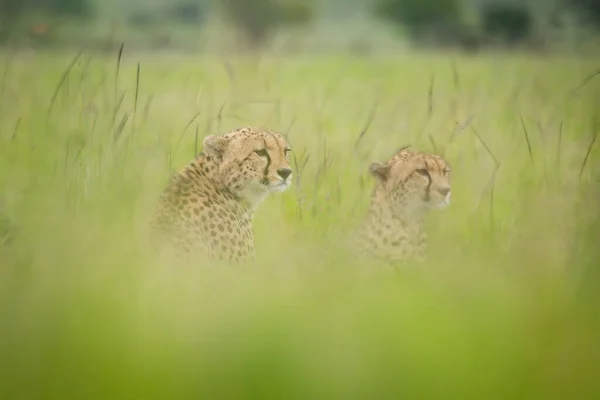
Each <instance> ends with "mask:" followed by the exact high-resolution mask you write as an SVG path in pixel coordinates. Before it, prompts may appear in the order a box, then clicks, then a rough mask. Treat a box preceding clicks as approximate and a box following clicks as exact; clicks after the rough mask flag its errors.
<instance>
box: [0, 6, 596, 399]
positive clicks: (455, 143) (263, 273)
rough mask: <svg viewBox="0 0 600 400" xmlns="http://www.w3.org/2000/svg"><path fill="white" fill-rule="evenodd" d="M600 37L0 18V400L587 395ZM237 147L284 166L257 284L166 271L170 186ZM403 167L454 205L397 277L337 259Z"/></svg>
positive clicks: (25, 9)
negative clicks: (414, 169)
mask: <svg viewBox="0 0 600 400" xmlns="http://www.w3.org/2000/svg"><path fill="white" fill-rule="evenodd" d="M599 34H600V1H597V0H596V1H595V0H520V1H519V0H512V1H511V0H372V1H369V0H0V400H13V399H15V400H17V399H27V400H29V399H44V400H45V399H61V400H62V399H71V398H73V399H77V400H89V399H95V398H98V399H101V400H106V399H121V398H123V399H128V400H129V399H153V398H160V399H180V398H193V399H204V398H207V399H232V398H276V399H286V400H287V399H300V400H312V399H333V398H336V399H337V398H339V399H355V398H363V399H368V400H378V399H391V398H408V399H424V398H440V399H451V398H457V399H460V400H464V399H469V398H480V399H485V400H488V399H493V398H499V399H515V398H516V399H519V398H523V399H528V400H530V399H533V398H539V399H543V400H548V399H555V398H556V399H571V398H572V399H577V400H579V399H598V398H600V380H598V371H600V341H599V338H600V318H599V317H600V268H599V266H600V262H599V260H600V247H599V246H598V243H599V241H600V239H599V238H600V212H599V211H600V208H599V207H598V205H599V204H600V202H599V200H598V199H600V163H599V161H600V148H599V145H598V140H597V137H598V136H599V135H600V114H599V113H598V111H600V69H599V68H598V67H599V66H600V58H599V56H600V53H599V52H598V50H599V49H600V46H599V44H600V39H599ZM255 54H256V55H258V56H257V57H254V55H255ZM238 55H239V56H238ZM257 60H258V62H256V61H257ZM244 125H255V126H261V127H268V128H269V129H273V130H277V131H280V132H282V133H284V134H285V135H287V138H288V140H289V141H290V143H291V144H292V147H293V153H292V154H293V156H292V157H293V166H292V167H293V169H294V185H293V187H292V188H290V190H289V191H287V192H286V193H282V194H280V195H277V196H271V197H270V198H268V199H267V200H265V203H264V204H263V205H261V207H260V208H259V210H258V211H257V215H256V218H255V221H254V229H255V233H256V249H257V259H258V260H259V262H258V263H257V264H256V265H255V266H253V267H256V268H255V269H249V270H244V271H240V270H237V269H231V270H229V269H222V270H216V269H215V268H209V267H211V266H210V265H199V266H198V268H197V269H194V268H191V269H189V270H185V269H181V270H179V269H178V270H174V269H173V268H171V267H172V266H170V265H166V266H165V265H160V262H159V261H158V260H156V257H154V256H153V252H152V249H148V248H147V246H144V243H147V242H144V240H145V238H146V236H145V235H146V234H147V228H148V221H149V220H150V218H151V217H152V215H153V213H154V207H155V205H156V201H157V199H158V197H159V195H160V193H161V191H162V190H163V189H164V187H165V186H166V184H167V182H168V180H169V178H170V177H171V176H172V174H174V173H175V172H176V171H178V170H179V169H180V168H181V167H182V166H184V165H185V164H186V163H188V162H189V161H190V159H191V158H192V157H193V156H195V155H196V154H198V152H199V151H201V144H202V140H203V138H204V137H205V136H207V135H208V134H219V133H225V132H228V131H230V130H233V129H235V128H239V127H240V126H244ZM405 144H411V145H413V146H414V147H415V148H416V149H418V150H421V151H426V152H436V153H443V155H444V156H445V157H446V158H447V159H448V160H449V162H450V164H451V166H452V205H451V206H450V207H448V209H446V210H444V211H443V212H435V213H432V214H431V215H430V218H429V219H428V220H427V232H428V235H429V240H430V258H429V261H428V262H427V263H426V264H425V265H420V266H419V267H416V266H414V265H408V267H407V268H406V269H403V270H401V271H396V270H393V271H390V270H389V269H386V268H384V266H383V265H374V264H370V263H361V262H359V261H358V260H355V259H354V258H355V257H353V256H352V255H351V254H348V252H347V250H348V249H345V248H341V247H342V246H338V245H339V244H340V243H342V242H343V240H344V237H345V236H344V235H346V234H347V233H348V232H350V230H351V229H354V228H355V227H356V226H357V224H358V223H359V222H360V220H361V218H362V217H363V215H364V213H365V212H366V210H367V208H368V203H369V198H370V195H371V190H372V187H373V184H374V181H373V179H372V177H370V176H369V174H368V166H369V165H370V163H372V162H373V161H379V162H383V161H385V160H387V159H388V158H389V157H391V155H392V154H393V151H394V149H397V148H399V147H400V146H402V145H405ZM204 267H207V268H204Z"/></svg>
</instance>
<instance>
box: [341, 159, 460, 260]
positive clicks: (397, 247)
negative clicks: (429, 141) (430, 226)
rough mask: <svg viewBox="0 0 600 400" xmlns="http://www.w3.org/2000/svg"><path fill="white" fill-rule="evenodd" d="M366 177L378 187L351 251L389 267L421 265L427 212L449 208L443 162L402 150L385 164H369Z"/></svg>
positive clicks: (446, 166) (447, 176)
mask: <svg viewBox="0 0 600 400" xmlns="http://www.w3.org/2000/svg"><path fill="white" fill-rule="evenodd" d="M369 172H370V173H371V175H372V176H373V177H375V179H376V186H375V189H374V191H373V194H372V196H371V202H370V206H369V210H368V212H367V215H366V216H365V218H364V220H363V221H362V224H361V226H360V228H359V230H358V232H357V233H356V236H355V237H354V239H355V240H353V244H354V246H356V247H355V248H356V249H357V250H358V251H359V252H360V253H362V254H363V255H365V256H367V257H369V258H372V259H373V258H374V259H379V260H382V261H384V262H387V263H392V264H394V263H397V262H402V261H405V260H409V259H413V260H421V261H422V260H423V259H424V258H425V255H426V249H427V236H426V233H425V230H424V227H423V219H424V217H425V215H426V214H427V211H429V210H430V209H432V208H444V207H446V206H448V205H449V204H450V195H451V192H450V165H449V164H448V162H447V161H446V160H445V159H444V158H443V157H440V156H437V155H433V154H427V153H420V152H412V151H409V150H408V147H404V148H402V149H401V150H400V151H398V152H397V153H396V154H395V155H394V156H393V157H392V158H391V159H390V160H389V161H388V162H387V163H385V164H381V163H373V164H371V166H370V168H369Z"/></svg>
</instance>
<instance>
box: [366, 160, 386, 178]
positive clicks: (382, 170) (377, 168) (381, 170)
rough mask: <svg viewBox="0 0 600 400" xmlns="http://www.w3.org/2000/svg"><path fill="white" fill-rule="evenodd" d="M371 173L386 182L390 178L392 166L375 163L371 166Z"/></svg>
mask: <svg viewBox="0 0 600 400" xmlns="http://www.w3.org/2000/svg"><path fill="white" fill-rule="evenodd" d="M369 172H370V173H371V175H373V176H374V177H375V178H377V179H379V180H380V181H385V180H387V178H388V174H389V172H390V166H389V165H385V164H381V163H377V162H374V163H372V164H371V165H370V166H369Z"/></svg>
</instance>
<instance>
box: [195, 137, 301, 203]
mask: <svg viewBox="0 0 600 400" xmlns="http://www.w3.org/2000/svg"><path fill="white" fill-rule="evenodd" d="M203 146H204V152H205V153H207V154H208V155H209V156H210V157H211V158H213V159H214V160H215V161H216V162H217V163H218V165H219V172H218V176H219V179H220V180H221V183H222V184H223V185H224V186H225V187H227V188H228V189H229V190H230V191H231V192H232V193H233V194H235V195H236V196H238V197H241V198H243V199H245V200H246V201H248V202H249V203H250V204H258V203H259V202H260V201H262V200H263V199H264V198H265V197H266V196H267V195H268V194H270V193H277V192H283V191H285V190H286V189H288V188H289V187H290V185H291V183H292V169H291V167H290V159H289V153H290V151H291V149H290V145H289V144H288V142H287V141H286V140H285V138H284V137H283V136H282V135H280V134H278V133H276V132H270V131H266V130H262V129H258V128H252V127H248V128H242V129H238V130H236V131H233V132H231V133H228V134H226V135H210V136H207V137H206V138H205V139H204V142H203Z"/></svg>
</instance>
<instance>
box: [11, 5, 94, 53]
mask: <svg viewBox="0 0 600 400" xmlns="http://www.w3.org/2000/svg"><path fill="white" fill-rule="evenodd" d="M92 11H93V10H92V5H91V1H90V0H0V43H2V42H4V41H7V40H8V39H9V38H10V37H11V36H22V35H31V34H33V35H34V36H35V35H42V36H43V35H45V34H46V33H47V32H48V30H49V29H48V25H47V24H36V25H35V26H27V23H28V21H27V17H28V16H29V15H42V16H46V17H47V19H48V20H50V19H52V18H60V17H64V16H67V17H77V18H87V17H89V16H91V15H92ZM23 25H25V26H23Z"/></svg>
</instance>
